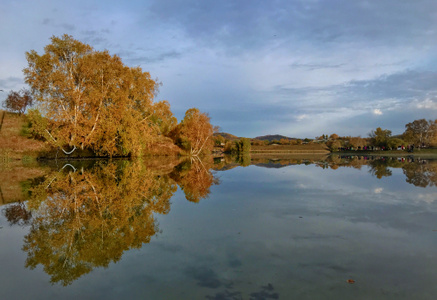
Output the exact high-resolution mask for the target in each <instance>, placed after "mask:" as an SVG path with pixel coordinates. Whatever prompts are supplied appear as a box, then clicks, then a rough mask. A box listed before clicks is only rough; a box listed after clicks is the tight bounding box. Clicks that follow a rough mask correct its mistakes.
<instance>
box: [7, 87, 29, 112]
mask: <svg viewBox="0 0 437 300" xmlns="http://www.w3.org/2000/svg"><path fill="white" fill-rule="evenodd" d="M32 104H33V98H32V95H31V92H30V91H29V90H27V89H21V90H20V91H19V92H14V91H10V92H9V94H8V97H7V98H6V100H5V102H3V107H4V108H6V109H7V110H9V111H12V112H18V113H19V114H20V115H21V114H22V113H24V112H25V111H26V108H28V107H29V106H32Z"/></svg>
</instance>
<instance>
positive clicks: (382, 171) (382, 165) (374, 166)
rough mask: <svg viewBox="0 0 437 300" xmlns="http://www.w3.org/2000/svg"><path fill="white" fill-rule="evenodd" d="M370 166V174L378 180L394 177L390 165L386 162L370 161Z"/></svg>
mask: <svg viewBox="0 0 437 300" xmlns="http://www.w3.org/2000/svg"><path fill="white" fill-rule="evenodd" d="M369 166H370V170H369V172H370V173H371V174H372V175H373V176H376V178H378V179H381V178H382V177H389V176H391V175H392V171H391V170H390V169H389V168H388V167H389V166H388V163H387V161H385V160H373V161H369Z"/></svg>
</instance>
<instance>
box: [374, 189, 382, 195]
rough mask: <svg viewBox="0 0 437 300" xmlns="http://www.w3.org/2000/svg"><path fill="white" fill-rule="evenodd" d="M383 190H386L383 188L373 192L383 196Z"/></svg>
mask: <svg viewBox="0 0 437 300" xmlns="http://www.w3.org/2000/svg"><path fill="white" fill-rule="evenodd" d="M383 190H384V189H383V188H376V189H374V190H373V192H374V193H375V194H381V193H382V191H383Z"/></svg>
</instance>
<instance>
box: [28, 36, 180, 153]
mask: <svg viewBox="0 0 437 300" xmlns="http://www.w3.org/2000/svg"><path fill="white" fill-rule="evenodd" d="M26 57H27V61H28V67H27V68H25V69H24V74H25V81H26V83H28V84H29V85H30V87H31V89H32V93H33V95H34V97H35V100H36V101H37V102H38V103H39V104H40V109H41V110H42V111H43V115H44V116H46V117H47V118H48V120H49V122H48V124H47V128H46V130H45V131H46V133H47V139H48V140H50V141H51V142H52V143H53V144H54V145H56V146H64V145H69V146H70V147H73V148H81V149H84V148H90V149H92V150H94V151H95V152H96V153H98V154H101V155H138V154H140V153H141V152H142V151H143V150H144V149H145V148H147V147H148V146H149V145H151V144H153V142H154V141H156V140H157V139H160V138H162V136H164V135H165V134H167V133H168V132H169V131H170V130H171V129H172V126H174V125H175V123H176V119H175V118H174V117H173V114H172V113H171V111H170V106H169V104H168V103H167V102H165V101H162V102H158V103H154V102H153V98H154V95H155V93H156V92H157V87H158V83H157V82H156V81H155V80H153V79H151V76H150V74H149V73H148V72H144V71H143V70H142V69H141V68H140V67H128V66H125V65H124V64H123V63H122V61H121V59H120V57H118V56H117V55H110V54H109V53H108V51H97V50H95V49H93V48H92V47H91V46H89V45H87V44H84V43H82V42H80V41H78V40H75V39H73V37H71V36H69V35H63V36H62V37H55V36H54V37H52V38H51V44H49V45H47V46H46V47H45V48H44V54H42V55H40V54H38V53H37V52H36V51H34V50H32V51H30V52H27V53H26Z"/></svg>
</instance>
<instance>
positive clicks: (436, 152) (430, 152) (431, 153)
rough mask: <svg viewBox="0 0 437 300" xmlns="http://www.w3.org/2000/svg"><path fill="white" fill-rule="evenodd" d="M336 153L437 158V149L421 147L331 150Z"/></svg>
mask: <svg viewBox="0 0 437 300" xmlns="http://www.w3.org/2000/svg"><path fill="white" fill-rule="evenodd" d="M331 154H335V155H357V156H358V155H359V156H361V155H369V156H387V157H405V156H414V157H435V158H437V149H421V150H414V152H408V151H404V150H388V151H369V150H355V151H336V152H331Z"/></svg>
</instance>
